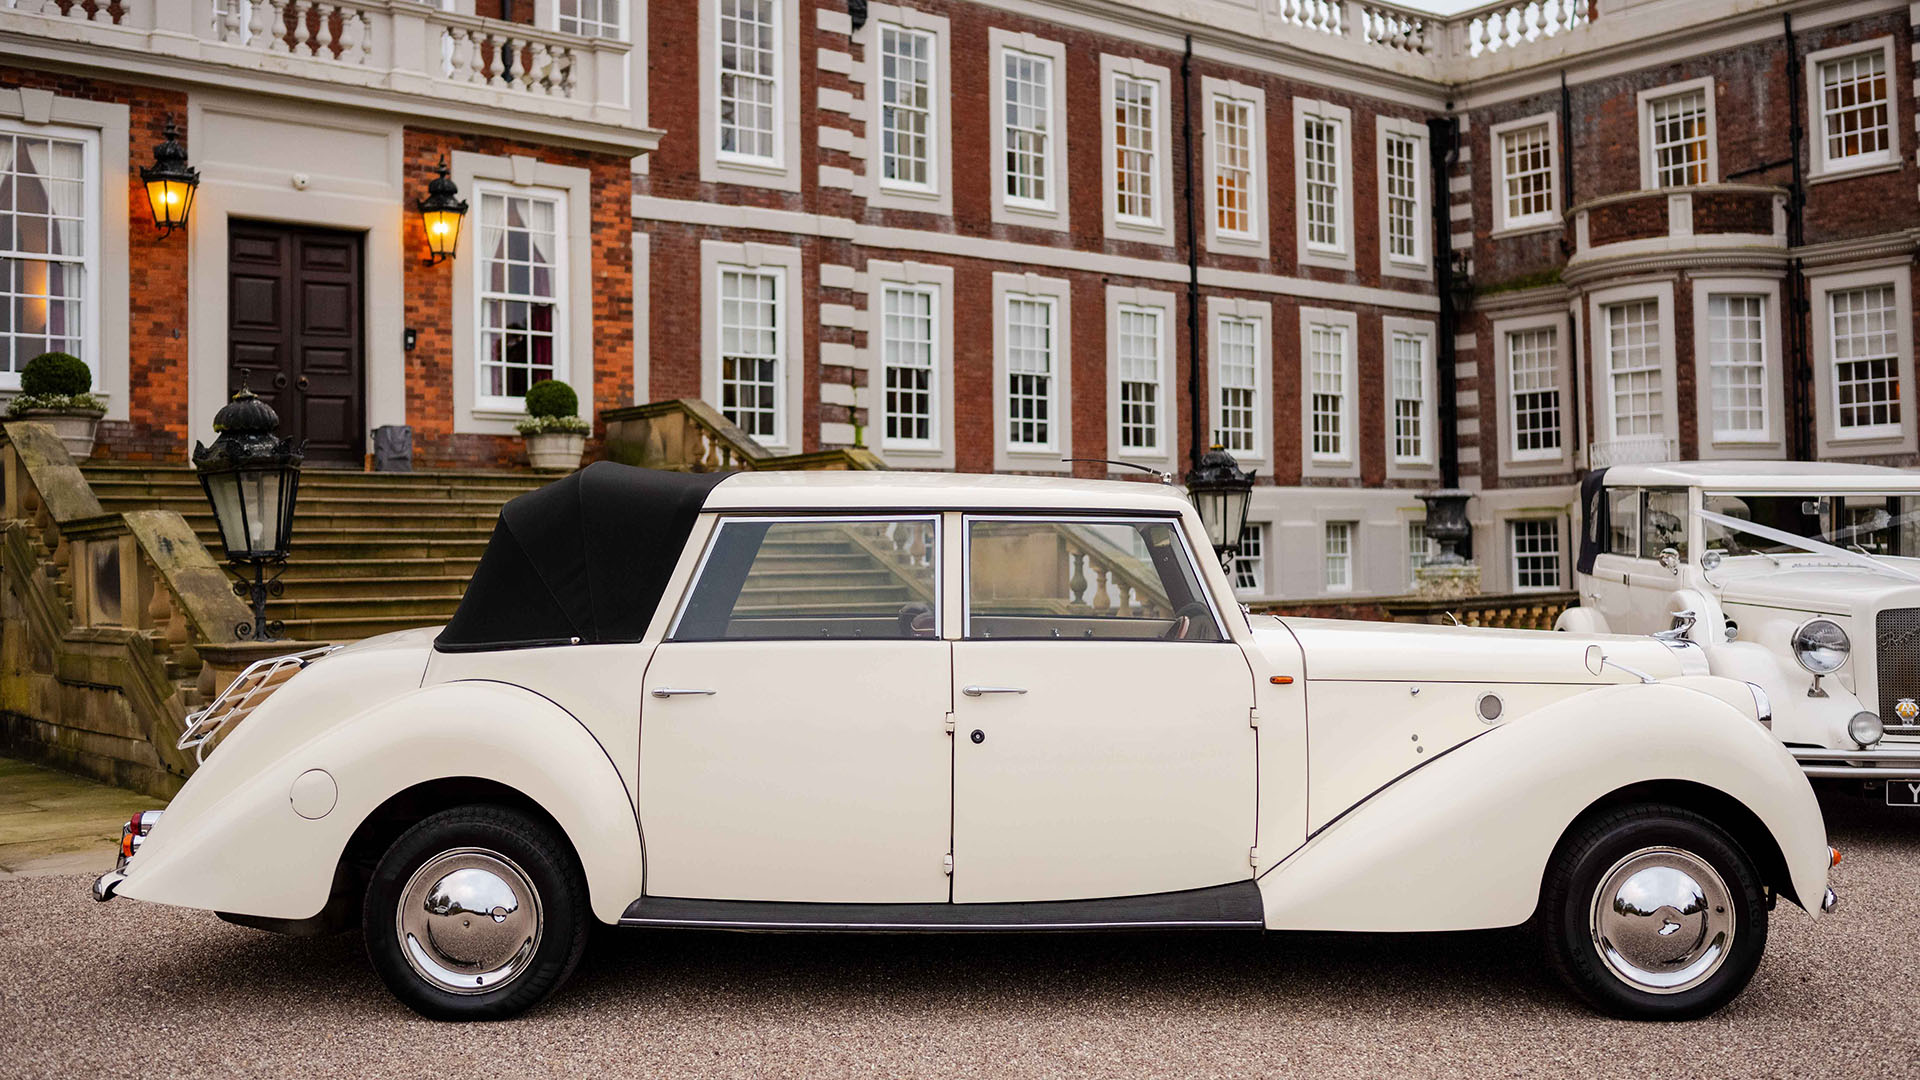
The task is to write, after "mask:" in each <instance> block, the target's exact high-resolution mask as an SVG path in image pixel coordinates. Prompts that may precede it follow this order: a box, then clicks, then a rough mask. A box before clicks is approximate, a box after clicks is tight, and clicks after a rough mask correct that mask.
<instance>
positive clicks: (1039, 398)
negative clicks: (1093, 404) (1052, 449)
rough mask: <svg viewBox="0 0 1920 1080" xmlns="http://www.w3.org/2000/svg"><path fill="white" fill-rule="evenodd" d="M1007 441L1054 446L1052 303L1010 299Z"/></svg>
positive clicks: (1042, 299)
mask: <svg viewBox="0 0 1920 1080" xmlns="http://www.w3.org/2000/svg"><path fill="white" fill-rule="evenodd" d="M1006 349H1007V421H1008V423H1007V441H1009V442H1011V443H1013V444H1014V445H1016V446H1039V447H1045V446H1048V445H1051V444H1052V442H1053V303H1052V302H1051V301H1050V300H1047V299H1044V298H1042V297H1033V296H1009V297H1007V342H1006Z"/></svg>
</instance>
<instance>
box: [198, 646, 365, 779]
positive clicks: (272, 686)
mask: <svg viewBox="0 0 1920 1080" xmlns="http://www.w3.org/2000/svg"><path fill="white" fill-rule="evenodd" d="M339 648H340V646H338V645H321V646H317V647H315V648H311V649H304V650H302V651H300V652H296V653H288V654H286V655H285V656H270V657H268V658H266V659H265V660H255V661H254V662H253V663H251V664H248V665H247V669H246V670H245V671H242V672H241V673H240V675H239V677H238V678H236V679H234V680H233V681H232V682H230V683H228V684H227V688H226V689H225V690H222V691H220V695H219V696H218V697H216V698H214V699H213V703H212V704H210V705H208V706H207V707H206V708H204V709H201V710H199V711H198V712H193V713H188V714H187V730H186V733H185V734H183V735H181V736H180V742H179V743H178V744H177V745H178V746H179V748H180V749H182V750H191V751H193V760H194V761H196V762H204V761H206V760H207V751H208V748H209V746H210V745H211V744H212V742H213V740H214V739H215V738H216V737H218V736H219V734H220V733H221V732H222V731H224V730H226V727H227V725H228V724H235V723H239V722H240V721H242V720H245V719H246V718H247V717H248V716H249V715H250V714H251V713H252V712H253V710H254V709H256V708H258V707H259V706H260V703H261V702H263V701H265V700H267V696H268V695H269V694H272V693H273V692H274V691H275V690H278V689H279V688H280V687H281V685H282V684H284V683H285V682H286V681H287V680H288V679H291V678H293V677H294V676H295V675H298V674H300V672H301V671H302V670H303V669H304V668H305V667H306V666H307V665H308V664H311V663H313V662H314V661H315V660H318V659H320V658H321V657H323V656H326V655H327V654H329V653H332V652H334V651H336V650H338V649H339Z"/></svg>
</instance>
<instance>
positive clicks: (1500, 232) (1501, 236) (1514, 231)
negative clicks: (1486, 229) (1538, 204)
mask: <svg viewBox="0 0 1920 1080" xmlns="http://www.w3.org/2000/svg"><path fill="white" fill-rule="evenodd" d="M1561 228H1563V225H1562V223H1561V222H1560V221H1558V220H1554V221H1535V222H1521V223H1520V224H1518V225H1505V226H1502V227H1501V228H1498V229H1495V230H1493V231H1492V232H1490V233H1488V234H1487V239H1489V240H1505V239H1508V238H1509V237H1514V236H1530V235H1532V234H1533V233H1540V232H1547V231H1549V230H1552V231H1556V232H1557V231H1559V230H1560V229H1561Z"/></svg>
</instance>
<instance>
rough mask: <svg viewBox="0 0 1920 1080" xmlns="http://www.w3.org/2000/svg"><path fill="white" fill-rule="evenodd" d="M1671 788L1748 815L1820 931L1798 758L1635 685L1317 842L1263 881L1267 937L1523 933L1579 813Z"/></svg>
mask: <svg viewBox="0 0 1920 1080" xmlns="http://www.w3.org/2000/svg"><path fill="white" fill-rule="evenodd" d="M1659 780H1679V781H1688V782H1692V783H1695V784H1700V785H1703V786H1705V787H1708V788H1712V789H1714V790H1716V791H1719V792H1721V793H1723V794H1725V795H1727V796H1730V797H1731V798H1733V799H1735V800H1737V801H1738V802H1740V803H1741V804H1742V805H1744V806H1745V807H1746V808H1747V809H1748V810H1750V811H1751V812H1752V813H1753V814H1754V816H1755V817H1757V818H1758V819H1759V820H1760V822H1761V824H1762V825H1763V826H1764V827H1765V828H1766V829H1767V830H1768V831H1769V832H1770V833H1771V834H1772V836H1773V839H1774V841H1775V842H1776V843H1777V844H1778V845H1779V848H1780V852H1781V854H1782V856H1784V858H1785V861H1786V866H1787V871H1788V875H1789V877H1790V878H1791V880H1792V884H1793V891H1794V894H1795V895H1796V896H1798V897H1799V898H1800V900H1801V901H1802V906H1804V907H1807V908H1808V910H1809V912H1811V913H1813V914H1815V915H1816V916H1817V914H1818V912H1817V908H1818V906H1819V905H1818V901H1819V899H1820V897H1821V895H1822V894H1823V893H1824V892H1825V889H1826V875H1827V867H1828V861H1829V855H1828V849H1827V839H1826V826H1825V823H1824V822H1823V821H1822V819H1821V816H1820V806H1819V804H1818V803H1817V802H1816V801H1815V799H1814V795H1813V789H1812V788H1811V787H1810V786H1809V785H1808V784H1807V780H1806V777H1804V776H1803V775H1801V772H1800V769H1799V767H1798V766H1797V765H1795V764H1794V761H1793V758H1792V756H1791V755H1789V754H1788V753H1787V752H1786V751H1785V750H1784V749H1782V747H1781V746H1780V745H1779V743H1777V742H1775V741H1774V739H1773V738H1772V736H1771V735H1769V734H1768V733H1767V731H1766V730H1765V729H1763V728H1762V727H1760V725H1759V724H1757V723H1755V722H1754V721H1753V720H1752V719H1749V718H1748V717H1746V716H1742V715H1741V714H1740V713H1739V712H1737V711H1736V710H1735V709H1733V708H1732V707H1731V706H1729V705H1727V704H1726V703H1725V702H1724V701H1721V700H1718V699H1716V698H1713V697H1709V696H1707V695H1704V694H1701V693H1698V692H1696V691H1694V690H1690V689H1686V688H1684V687H1679V686H1671V685H1664V684H1662V685H1640V684H1623V685H1618V686H1610V687H1606V688H1603V689H1599V690H1594V691H1591V692H1589V693H1584V694H1579V695H1576V696H1574V697H1570V698H1567V699H1565V700H1563V701H1561V702H1558V703H1556V704H1554V705H1550V706H1548V707H1546V708H1543V709H1540V710H1537V711H1535V712H1532V713H1529V714H1527V715H1526V716H1524V717H1521V718H1519V719H1517V720H1515V721H1513V722H1512V723H1509V724H1507V725H1505V726H1503V727H1499V728H1495V729H1493V730H1491V731H1489V732H1487V733H1486V734H1484V735H1482V736H1480V737H1478V738H1476V739H1474V740H1472V741H1470V742H1467V743H1464V744H1462V745H1461V746H1459V747H1458V748H1456V749H1454V750H1452V751H1450V752H1449V753H1446V754H1443V755H1441V756H1440V757H1437V758H1435V759H1434V760H1433V762H1432V763H1430V764H1428V765H1426V766H1424V767H1422V768H1420V769H1418V770H1416V771H1414V772H1412V773H1409V774H1407V775H1406V776H1404V777H1402V778H1401V779H1400V780H1398V781H1396V782H1394V783H1393V784H1390V785H1388V786H1387V787H1386V788H1384V789H1383V790H1381V791H1380V792H1378V793H1377V794H1375V795H1374V796H1373V797H1372V798H1370V799H1368V800H1367V801H1365V802H1363V803H1360V804H1359V805H1358V806H1356V807H1355V808H1353V809H1352V810H1351V811H1349V812H1348V813H1347V814H1346V815H1344V816H1343V817H1341V818H1339V819H1337V820H1335V821H1333V822H1332V823H1330V824H1329V825H1327V826H1326V827H1325V828H1323V829H1321V830H1320V831H1319V832H1317V833H1315V834H1314V835H1313V837H1312V838H1310V839H1309V840H1308V841H1307V843H1306V844H1305V845H1304V846H1303V847H1301V848H1300V849H1299V850H1298V851H1296V852H1294V853H1293V854H1292V855H1290V856H1289V857H1288V858H1287V859H1285V860H1284V861H1282V862H1281V863H1280V864H1279V865H1278V866H1276V867H1275V868H1274V869H1273V870H1271V871H1269V872H1268V873H1267V874H1266V875H1265V876H1263V877H1262V878H1261V879H1260V882H1259V884H1260V892H1261V896H1262V899H1263V901H1264V903H1265V907H1266V922H1267V926H1268V927H1269V928H1271V929H1289V930H1369V931H1399V930H1470V929H1484V928H1490V927H1499V926H1513V925H1517V924H1519V923H1522V922H1525V921H1526V920H1527V919H1528V918H1529V917H1530V916H1531V915H1532V914H1533V911H1534V908H1535V906H1536V905H1537V903H1538V901H1539V897H1540V887H1541V882H1542V881H1543V880H1544V875H1545V872H1546V867H1547V861H1548V859H1549V858H1551V856H1552V854H1553V850H1554V847H1555V845H1557V844H1558V843H1559V841H1560V838H1561V836H1562V835H1563V834H1564V833H1565V832H1566V830H1567V827H1568V826H1569V825H1571V824H1572V823H1573V821H1574V820H1575V819H1576V818H1577V817H1578V816H1579V815H1580V814H1581V813H1582V811H1584V810H1585V809H1586V808H1587V807H1589V806H1592V805H1593V804H1594V803H1595V802H1597V801H1599V800H1600V799H1602V798H1604V797H1605V796H1607V795H1609V794H1611V793H1612V792H1615V791H1618V790H1620V789H1622V788H1624V787H1627V786H1629V785H1632V784H1637V783H1643V782H1648V781H1659ZM1416 883H1417V887H1414V886H1415V885H1416Z"/></svg>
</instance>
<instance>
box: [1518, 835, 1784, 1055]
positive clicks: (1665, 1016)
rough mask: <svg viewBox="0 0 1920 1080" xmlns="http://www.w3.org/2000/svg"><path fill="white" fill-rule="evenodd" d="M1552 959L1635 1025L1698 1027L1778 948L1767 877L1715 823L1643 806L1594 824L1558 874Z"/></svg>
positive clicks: (1549, 918)
mask: <svg viewBox="0 0 1920 1080" xmlns="http://www.w3.org/2000/svg"><path fill="white" fill-rule="evenodd" d="M1541 914H1542V916H1543V917H1542V919H1541V928H1542V930H1543V932H1544V934H1545V937H1546V946H1547V954H1548V957H1549V959H1550V960H1551V962H1552V964H1553V967H1554V969H1555V970H1556V971H1557V972H1558V974H1559V975H1560V977H1561V978H1562V979H1563V980H1564V981H1565V982H1566V983H1567V985H1568V986H1569V987H1571V988H1572V989H1573V991H1574V993H1575V994H1577V995H1578V996H1579V997H1580V998H1581V999H1582V1000H1584V1001H1586V1002H1587V1004H1589V1005H1591V1006H1593V1007H1594V1008H1596V1009H1598V1010H1600V1011H1601V1012H1605V1013H1610V1014H1612V1015H1614V1016H1619V1017H1623V1018H1626V1019H1631V1020H1691V1019H1694V1018H1696V1017H1701V1016H1705V1015H1707V1014H1708V1013H1711V1012H1713V1011H1714V1010H1716V1009H1718V1008H1720V1007H1721V1006H1722V1005H1725V1004H1726V1003H1727V1002H1729V1001H1732V1000H1733V999H1734V998H1735V997H1737V996H1738V995H1739V993H1740V991H1741V990H1743V989H1744V988H1745V987H1746V985H1747V982H1748V980H1750V979H1752V978H1753V973H1754V969H1755V968H1757V967H1758V966H1759V964H1760V955H1761V953H1763V952H1764V951H1765V950H1766V944H1767V904H1766V895H1765V893H1764V891H1763V889H1762V885H1761V880H1760V875H1759V873H1758V872H1757V871H1756V870H1755V868H1754V865H1753V861H1752V860H1751V859H1750V858H1748V857H1747V854H1746V853H1745V852H1744V851H1743V850H1741V848H1740V845H1739V844H1738V843H1737V842H1736V841H1735V840H1734V839H1733V838H1732V837H1731V836H1729V835H1727V833H1726V832H1725V831H1724V830H1722V829H1720V828H1719V827H1718V826H1716V825H1714V824H1713V823H1712V822H1711V821H1708V820H1707V819H1706V818H1704V817H1702V816H1700V815H1699V814H1696V813H1694V812H1693V811H1691V810H1685V809H1681V808H1679V807H1674V806H1652V805H1647V806H1631V807H1622V808H1618V809H1614V810H1609V811H1606V812H1604V813H1601V814H1599V815H1596V816H1595V817H1593V818H1591V819H1589V820H1587V821H1584V822H1582V823H1581V824H1580V825H1579V826H1578V827H1577V828H1576V829H1575V831H1574V832H1573V833H1572V834H1571V835H1569V836H1568V837H1567V839H1566V840H1565V841H1564V842H1562V844H1561V845H1560V849H1559V850H1558V851H1557V852H1556V853H1555V855H1554V859H1553V862H1552V863H1551V864H1550V865H1549V866H1548V868H1547V877H1546V883H1545V888H1544V889H1543V891H1542V896H1541Z"/></svg>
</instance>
